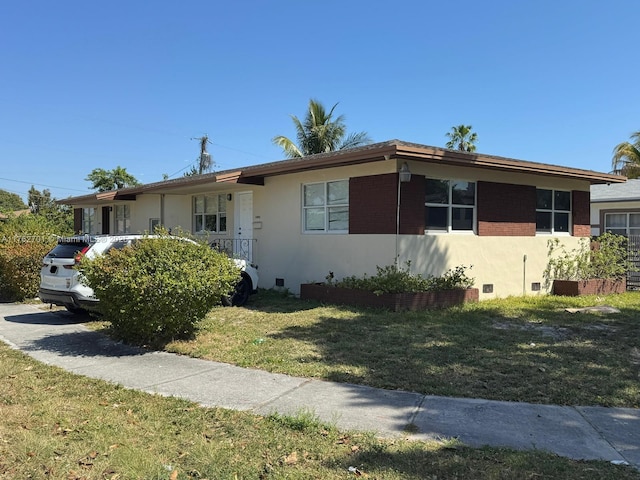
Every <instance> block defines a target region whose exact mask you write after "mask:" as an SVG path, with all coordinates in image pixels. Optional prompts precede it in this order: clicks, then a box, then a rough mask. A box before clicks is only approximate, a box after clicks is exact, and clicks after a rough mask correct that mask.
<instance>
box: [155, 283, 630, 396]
mask: <svg viewBox="0 0 640 480" xmlns="http://www.w3.org/2000/svg"><path fill="white" fill-rule="evenodd" d="M603 304H606V305H611V306H614V307H616V308H618V309H620V310H621V313H618V314H601V313H595V314H594V313H575V314H571V313H567V312H565V311H564V309H565V308H566V307H587V306H593V305H603ZM164 348H165V349H166V350H167V351H171V352H177V353H182V354H185V355H191V356H194V357H199V358H204V359H210V360H216V361H221V362H228V363H232V364H236V365H240V366H244V367H251V368H258V369H264V370H268V371H271V372H280V373H286V374H290V375H295V376H303V377H313V378H321V379H326V380H332V381H338V382H351V383H357V384H365V385H370V386H373V387H382V388H386V389H402V390H409V391H415V392H421V393H425V394H431V395H445V396H456V397H476V398H478V397H479V398H486V399H494V400H512V401H525V402H533V403H545V404H559V405H602V406H617V407H634V408H638V407H640V292H637V293H633V292H632V293H626V294H623V295H614V296H609V297H602V298H600V297H581V298H578V297H576V298H570V297H554V296H539V297H524V298H509V299H503V300H493V301H484V302H480V303H477V304H469V305H466V306H464V307H460V308H452V309H448V310H431V311H425V312H407V313H393V312H387V311H380V310H369V309H358V308H352V307H337V306H327V305H320V304H318V303H313V302H305V301H301V300H299V299H296V298H290V297H289V298H287V297H285V296H282V295H280V294H277V293H275V292H272V291H261V292H260V293H259V294H258V295H255V296H253V297H252V298H251V300H250V302H249V305H248V306H247V307H246V308H222V307H221V308H215V309H213V310H212V311H211V312H210V313H209V315H208V317H207V318H206V320H205V321H204V322H203V323H202V324H201V325H200V328H199V330H198V333H197V335H196V336H195V338H193V339H191V340H187V341H179V342H173V343H170V344H168V345H166V346H165V347H164Z"/></svg>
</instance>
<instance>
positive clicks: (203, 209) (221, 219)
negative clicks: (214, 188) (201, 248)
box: [193, 194, 227, 233]
mask: <svg viewBox="0 0 640 480" xmlns="http://www.w3.org/2000/svg"><path fill="white" fill-rule="evenodd" d="M193 231H194V232H215V233H226V232H227V197H226V195H223V194H220V195H196V196H194V197H193Z"/></svg>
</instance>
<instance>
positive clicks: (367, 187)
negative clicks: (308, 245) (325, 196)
mask: <svg viewBox="0 0 640 480" xmlns="http://www.w3.org/2000/svg"><path fill="white" fill-rule="evenodd" d="M397 202H398V174H397V173H390V174H385V175H369V176H366V177H353V178H351V179H349V233H351V234H395V233H396V215H397V210H396V208H397ZM399 230H400V233H401V234H403V235H422V234H424V177H419V176H415V175H414V176H413V177H412V179H411V181H410V182H408V183H403V184H402V185H401V200H400V229H399Z"/></svg>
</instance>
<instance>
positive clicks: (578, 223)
mask: <svg viewBox="0 0 640 480" xmlns="http://www.w3.org/2000/svg"><path fill="white" fill-rule="evenodd" d="M571 194H572V198H571V210H572V213H573V220H572V222H573V236H574V237H589V236H591V218H590V216H589V209H590V202H591V195H590V193H589V192H583V191H580V190H574V191H573V192H571Z"/></svg>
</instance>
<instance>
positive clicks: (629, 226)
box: [604, 213, 640, 235]
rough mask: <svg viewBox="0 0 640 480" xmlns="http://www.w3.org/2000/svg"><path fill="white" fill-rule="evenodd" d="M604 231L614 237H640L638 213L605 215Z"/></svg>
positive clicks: (639, 217)
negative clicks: (614, 235)
mask: <svg viewBox="0 0 640 480" xmlns="http://www.w3.org/2000/svg"><path fill="white" fill-rule="evenodd" d="M604 231H605V232H609V233H615V234H616V235H640V213H605V215H604Z"/></svg>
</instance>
